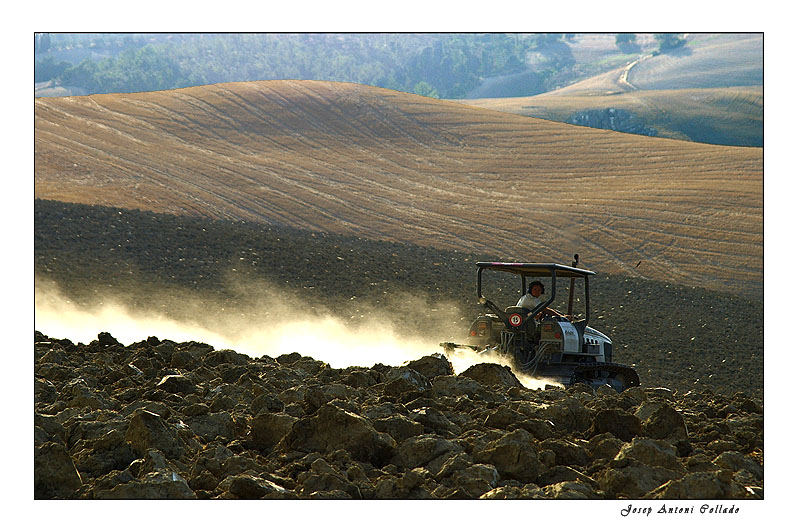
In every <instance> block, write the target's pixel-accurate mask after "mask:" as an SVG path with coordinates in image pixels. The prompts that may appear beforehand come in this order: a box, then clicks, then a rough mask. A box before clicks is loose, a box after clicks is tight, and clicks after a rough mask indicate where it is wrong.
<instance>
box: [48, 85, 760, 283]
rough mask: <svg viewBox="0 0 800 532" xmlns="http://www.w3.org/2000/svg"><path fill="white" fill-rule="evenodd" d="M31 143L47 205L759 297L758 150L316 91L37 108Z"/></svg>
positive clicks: (197, 93)
mask: <svg viewBox="0 0 800 532" xmlns="http://www.w3.org/2000/svg"><path fill="white" fill-rule="evenodd" d="M35 142H36V145H35V174H36V175H35V194H36V197H39V198H45V199H53V200H60V201H70V202H78V203H87V204H101V205H112V206H118V207H125V208H138V209H146V210H151V211H157V212H168V213H174V214H190V215H203V216H209V217H216V218H229V219H245V220H257V221H261V222H269V223H281V224H287V225H291V226H295V227H302V228H308V229H314V230H320V231H327V232H336V233H344V234H358V235H360V236H363V237H366V238H371V239H383V240H391V241H398V242H413V243H417V244H422V245H429V246H434V247H440V248H453V249H464V250H471V251H478V252H481V253H485V254H486V256H487V257H490V258H497V259H509V260H511V259H515V260H542V261H550V260H553V261H559V262H564V261H568V260H569V257H571V256H572V254H573V253H575V252H578V253H581V255H582V257H583V261H584V262H585V264H586V266H587V267H589V268H593V269H595V270H598V271H606V272H627V273H629V274H630V275H641V276H645V277H650V278H654V279H663V280H666V281H669V282H676V283H682V284H693V285H701V286H707V287H715V288H725V289H731V288H735V289H740V288H742V287H744V289H745V290H747V291H752V292H754V293H755V292H759V291H760V290H761V284H762V279H763V273H762V268H763V262H762V253H763V237H762V226H763V195H762V186H763V181H762V174H763V164H762V152H763V150H761V149H760V148H733V147H725V146H712V145H706V144H697V143H690V142H683V141H675V140H668V139H656V138H648V137H642V136H635V135H626V134H621V133H614V132H609V131H603V130H595V129H589V128H581V127H575V126H569V125H565V124H560V123H554V122H548V121H544V120H539V119H534V118H528V117H525V116H518V115H509V114H505V113H500V112H495V111H490V110H486V109H479V108H475V107H470V106H466V105H461V104H459V103H455V102H446V101H440V100H434V99H429V98H422V97H419V96H415V95H411V94H405V93H400V92H394V91H389V90H384V89H378V88H373V87H366V86H359V85H353V84H346V83H333V82H319V81H264V82H246V83H229V84H221V85H212V86H205V87H192V88H187V89H179V90H173V91H163V92H153V93H138V94H107V95H94V96H76V97H67V98H39V99H37V100H35ZM637 264H638V267H637Z"/></svg>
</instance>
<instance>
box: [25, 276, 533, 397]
mask: <svg viewBox="0 0 800 532" xmlns="http://www.w3.org/2000/svg"><path fill="white" fill-rule="evenodd" d="M230 288H231V291H232V292H233V293H235V295H236V297H235V298H233V300H231V299H226V300H218V299H214V298H210V297H199V296H198V295H197V294H191V293H188V292H179V291H170V292H164V291H158V292H154V293H148V292H147V291H145V290H143V291H142V292H141V293H139V294H137V295H136V296H135V298H136V304H131V298H130V297H125V296H124V295H122V297H121V294H119V293H117V294H106V295H103V294H101V293H98V294H97V295H96V296H94V297H92V298H91V303H87V302H85V301H83V300H82V301H80V302H79V301H77V300H75V299H71V298H70V297H69V296H68V295H66V294H65V292H63V291H62V290H61V289H59V287H58V286H57V285H56V284H55V283H52V282H49V281H47V280H45V279H37V281H36V283H35V290H34V299H35V314H34V316H35V317H34V322H35V323H34V325H35V328H36V330H38V331H40V332H42V333H44V334H45V335H47V336H49V337H52V338H69V339H70V340H72V341H73V342H76V343H77V342H80V343H84V344H88V343H89V342H91V341H92V340H95V339H97V335H98V333H100V332H108V333H110V334H111V335H112V336H113V337H114V338H116V339H117V340H118V341H119V342H121V343H122V344H124V345H130V344H132V343H135V342H139V341H142V340H145V339H147V338H148V337H150V336H155V337H157V338H159V339H161V340H165V339H169V340H172V341H175V342H187V341H191V340H194V341H198V342H204V343H207V344H209V345H212V346H213V347H214V348H215V349H233V350H234V351H236V352H239V353H243V354H246V355H248V356H250V357H253V358H258V357H261V356H265V355H266V356H269V357H273V358H275V357H277V356H280V355H281V354H286V353H292V352H298V353H300V354H301V355H303V356H309V357H312V358H314V359H316V360H320V361H324V362H326V363H328V364H330V366H331V367H333V368H346V367H350V366H361V367H371V366H373V365H374V364H377V363H382V364H386V365H390V366H400V365H403V364H404V363H406V362H408V361H411V360H416V359H418V358H420V357H422V356H425V355H430V354H434V353H443V348H442V347H440V346H439V343H440V342H442V341H457V342H458V341H461V340H462V339H463V336H464V334H465V332H466V327H467V325H468V324H464V323H463V318H459V315H458V311H457V310H456V307H455V305H449V304H448V303H447V302H436V303H434V302H431V301H429V300H427V299H426V297H425V296H422V295H411V294H403V295H402V296H396V297H394V298H393V300H392V301H391V302H390V303H389V304H387V305H384V306H383V307H382V308H375V307H369V306H366V307H365V306H362V307H360V308H358V309H356V311H355V314H354V311H353V307H350V308H340V309H338V313H337V312H336V311H334V310H331V309H329V308H326V307H324V306H322V305H320V304H319V303H318V302H316V301H313V300H309V299H304V298H302V297H300V296H298V295H296V294H294V293H291V292H290V291H288V290H285V289H284V290H281V289H277V288H276V287H274V286H271V285H269V284H268V283H265V282H252V281H250V282H246V283H245V282H242V281H238V282H237V283H235V284H232V285H231V286H230ZM142 301H145V302H146V301H150V302H152V304H151V305H148V304H146V303H145V304H142ZM410 316H412V317H414V319H415V320H423V321H424V322H425V327H424V329H425V330H426V331H432V330H435V331H436V333H435V335H434V334H431V333H430V332H429V333H428V334H409V332H408V329H409V327H408V323H407V322H408V320H409V317H410ZM434 336H435V337H434ZM448 359H449V360H450V362H451V363H452V365H453V369H454V371H455V373H456V374H458V373H461V372H463V371H465V370H466V369H468V368H469V367H470V366H472V365H474V364H479V363H482V362H495V363H498V364H502V365H510V364H509V361H508V360H507V359H503V358H501V357H499V356H496V355H493V354H491V353H490V354H478V353H476V352H474V351H472V350H470V349H457V350H456V351H455V353H452V354H450V355H448ZM515 374H516V375H517V377H518V378H519V379H520V381H521V382H522V383H523V385H524V386H526V387H528V388H542V387H544V385H545V384H546V383H545V382H543V381H539V380H537V379H533V378H531V377H528V376H526V375H521V374H520V373H519V372H515Z"/></svg>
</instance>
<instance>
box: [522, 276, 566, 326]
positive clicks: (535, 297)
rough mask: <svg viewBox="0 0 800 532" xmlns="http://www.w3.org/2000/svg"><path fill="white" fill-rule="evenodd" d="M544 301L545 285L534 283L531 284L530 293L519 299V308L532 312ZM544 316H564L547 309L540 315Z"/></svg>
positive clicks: (539, 282)
mask: <svg viewBox="0 0 800 532" xmlns="http://www.w3.org/2000/svg"><path fill="white" fill-rule="evenodd" d="M544 301H546V299H545V297H544V285H543V284H542V282H541V281H532V282H531V284H529V285H528V291H527V292H526V293H525V294H524V295H523V296H522V297H521V298H519V301H517V306H518V307H524V308H526V309H528V310H529V311H530V310H533V309H535V308H536V307H537V306H538V305H540V304H542V303H543V302H544ZM542 314H546V315H548V316H563V314H561V313H560V312H558V311H556V310H553V309H551V308H547V307H545V308H544V309H542V311H541V312H540V315H542ZM537 317H538V316H537Z"/></svg>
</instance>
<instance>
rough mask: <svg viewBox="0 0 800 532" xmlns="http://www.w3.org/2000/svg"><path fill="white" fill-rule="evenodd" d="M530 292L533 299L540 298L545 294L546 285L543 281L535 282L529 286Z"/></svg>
mask: <svg viewBox="0 0 800 532" xmlns="http://www.w3.org/2000/svg"><path fill="white" fill-rule="evenodd" d="M528 292H530V294H531V295H532V296H533V297H539V296H540V295H542V294H544V285H543V284H542V282H541V281H533V282H532V283H531V284H529V285H528Z"/></svg>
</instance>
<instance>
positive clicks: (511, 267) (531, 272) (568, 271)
mask: <svg viewBox="0 0 800 532" xmlns="http://www.w3.org/2000/svg"><path fill="white" fill-rule="evenodd" d="M475 265H476V266H477V267H478V269H481V270H495V271H500V272H508V273H516V274H518V275H525V276H526V277H552V275H553V272H555V274H556V277H573V278H574V277H588V276H589V275H595V272H593V271H591V270H584V269H581V268H573V267H572V266H564V265H563V264H555V263H541V262H478V263H476V264H475Z"/></svg>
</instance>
